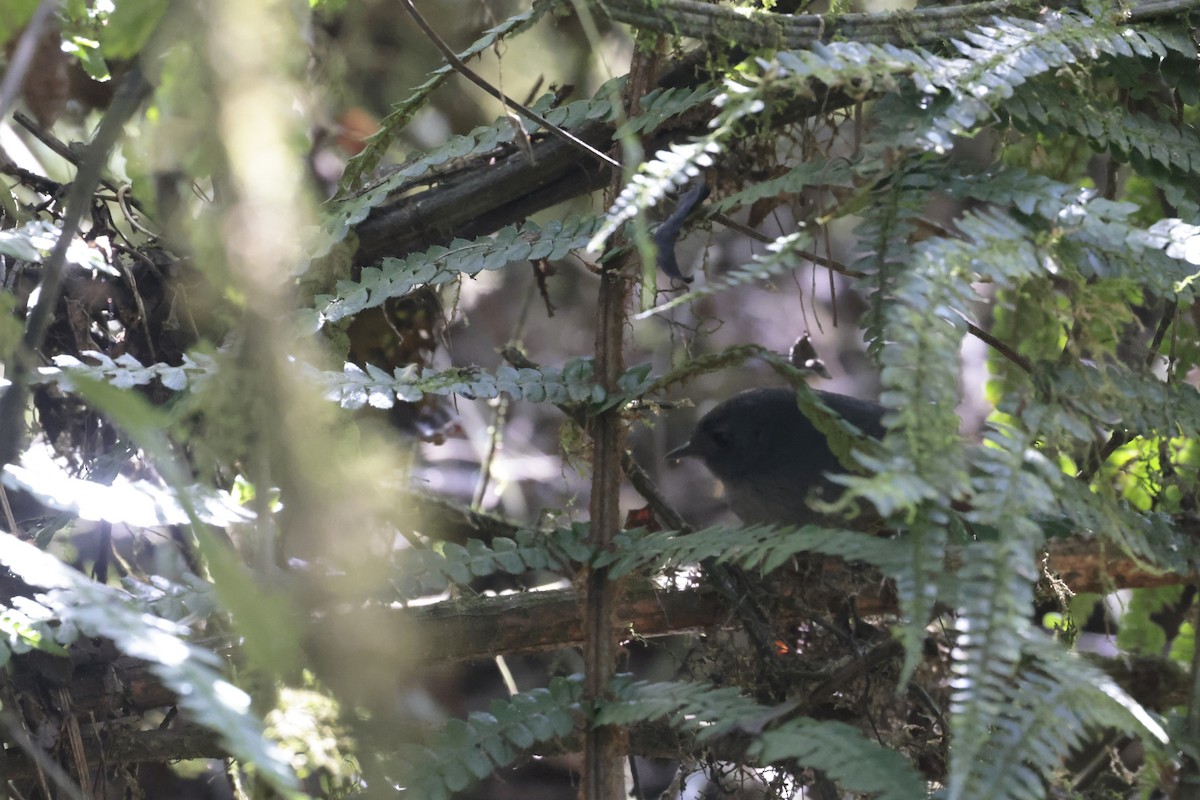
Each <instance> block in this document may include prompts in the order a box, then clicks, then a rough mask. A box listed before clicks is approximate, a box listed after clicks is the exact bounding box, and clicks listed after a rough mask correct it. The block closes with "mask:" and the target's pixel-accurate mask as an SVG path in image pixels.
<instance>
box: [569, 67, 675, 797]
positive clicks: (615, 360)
mask: <svg viewBox="0 0 1200 800" xmlns="http://www.w3.org/2000/svg"><path fill="white" fill-rule="evenodd" d="M657 61H658V59H657V49H656V50H655V51H654V52H650V53H646V52H643V51H642V50H641V49H640V48H639V50H638V51H637V52H636V53H635V55H634V58H633V63H632V65H631V67H630V70H629V80H628V81H627V83H626V85H625V98H624V100H625V105H626V107H628V108H629V110H630V111H629V113H630V114H631V115H634V114H636V113H637V108H636V103H637V98H640V97H641V96H643V95H644V94H645V93H646V92H647V91H649V88H650V86H651V82H652V81H653V79H654V73H655V71H656V66H657ZM625 161H626V164H627V167H632V166H634V163H635V162H633V160H632V159H625ZM627 177H628V176H624V175H614V177H613V185H612V188H611V192H612V195H613V196H614V197H615V196H616V195H617V193H618V192H619V191H620V189H621V186H622V181H623V180H625V179H626V178H627ZM620 244H621V243H620V242H619V241H614V246H615V247H619V246H620ZM636 260H637V256H636V251H632V250H631V251H630V252H629V255H627V256H625V257H622V258H619V259H616V260H615V262H614V263H612V264H611V265H610V266H609V267H608V268H607V269H605V270H604V271H603V272H602V273H601V274H600V292H599V298H598V302H597V309H596V340H595V366H596V379H597V380H598V381H600V382H601V384H602V385H603V386H604V388H605V390H606V391H610V392H612V391H617V378H618V376H620V374H621V372H622V371H624V369H625V359H624V353H623V345H624V331H625V325H626V323H627V320H626V308H627V306H628V302H629V288H630V286H631V282H632V278H633V276H634V275H636V274H637V273H638V270H637V269H636V267H637V264H636ZM591 434H592V447H593V462H592V496H591V504H590V511H591V518H592V524H591V535H592V543H593V545H594V547H595V548H596V549H597V550H600V549H608V548H610V547H612V542H613V539H614V537H615V536H616V534H617V533H618V532H619V531H620V530H621V516H620V514H621V509H620V502H619V501H620V496H621V480H622V469H621V457H622V454H623V453H624V438H625V422H624V419H623V418H622V416H621V409H620V408H618V407H614V408H610V409H608V410H606V411H603V412H601V413H600V414H598V415H596V416H595V417H594V418H593V420H592V431H591ZM620 588H621V585H620V582H618V581H613V580H611V579H610V578H609V576H608V570H607V569H604V568H593V569H592V570H591V571H590V572H589V573H588V575H587V580H586V584H585V590H586V600H585V609H584V637H585V638H584V647H583V655H584V701H585V703H586V704H587V707H591V708H595V707H596V704H597V703H599V702H602V701H603V700H604V699H606V697H607V693H608V690H609V686H610V685H611V683H612V679H613V676H614V675H615V674H616V666H617V645H618V641H619V636H620V631H619V630H618V629H617V627H616V624H615V623H616V613H615V611H616V603H617V599H618V596H619V593H620ZM628 738H629V737H628V732H627V731H626V730H625V729H624V728H621V727H619V726H615V725H605V726H591V725H589V726H588V729H587V730H586V731H585V733H584V752H583V783H582V786H581V788H580V796H581V797H583V798H584V800H625V798H626V796H627V795H626V792H625V753H626V751H627V749H628Z"/></svg>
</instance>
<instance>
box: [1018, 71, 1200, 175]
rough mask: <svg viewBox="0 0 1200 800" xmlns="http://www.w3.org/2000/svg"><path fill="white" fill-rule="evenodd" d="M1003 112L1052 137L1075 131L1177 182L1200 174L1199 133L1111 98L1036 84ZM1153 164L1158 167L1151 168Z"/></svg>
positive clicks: (1020, 125) (1024, 127)
mask: <svg viewBox="0 0 1200 800" xmlns="http://www.w3.org/2000/svg"><path fill="white" fill-rule="evenodd" d="M1097 99H1099V100H1101V101H1107V102H1096V101H1097ZM1068 109H1070V110H1069V111H1068ZM1080 109H1085V110H1086V112H1085V113H1080ZM1004 110H1005V111H1007V112H1008V113H1010V114H1011V115H1012V116H1013V120H1014V122H1015V123H1016V125H1017V127H1018V128H1019V129H1021V130H1023V131H1028V132H1042V133H1045V134H1046V135H1050V136H1060V135H1062V134H1063V133H1064V132H1069V133H1073V134H1075V135H1076V136H1080V137H1083V138H1084V139H1085V140H1086V141H1087V142H1088V144H1090V145H1091V146H1092V148H1093V149H1094V150H1098V151H1102V152H1109V153H1112V155H1113V156H1114V157H1115V158H1116V159H1117V160H1118V161H1122V162H1130V163H1132V164H1133V166H1134V167H1135V168H1137V169H1139V171H1142V172H1147V171H1150V172H1152V174H1154V175H1156V176H1160V177H1171V176H1172V174H1174V176H1175V177H1176V179H1177V180H1178V179H1180V178H1185V177H1186V176H1189V175H1191V176H1194V175H1196V174H1198V173H1200V139H1198V138H1197V136H1196V134H1195V131H1193V130H1191V129H1189V128H1187V127H1179V126H1176V125H1171V124H1169V123H1167V122H1164V121H1162V120H1157V119H1154V118H1152V117H1149V116H1147V115H1145V114H1139V113H1135V112H1131V111H1129V110H1127V109H1124V108H1121V107H1119V106H1117V105H1116V104H1114V103H1113V102H1111V100H1108V98H1095V97H1089V96H1088V94H1087V93H1085V92H1083V91H1081V90H1078V89H1076V88H1074V87H1069V88H1068V87H1063V86H1061V85H1044V84H1043V83H1042V82H1038V84H1037V85H1036V86H1030V87H1027V88H1023V89H1022V91H1020V92H1018V93H1017V94H1016V95H1014V96H1013V97H1011V98H1010V99H1009V100H1007V101H1006V102H1005V103H1004ZM1149 164H1154V165H1156V166H1157V167H1158V169H1155V170H1148V169H1147V166H1148V165H1149Z"/></svg>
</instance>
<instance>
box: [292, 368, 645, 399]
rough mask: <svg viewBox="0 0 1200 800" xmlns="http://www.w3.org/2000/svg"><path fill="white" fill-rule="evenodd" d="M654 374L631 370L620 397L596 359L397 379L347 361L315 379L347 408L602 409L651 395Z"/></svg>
mask: <svg viewBox="0 0 1200 800" xmlns="http://www.w3.org/2000/svg"><path fill="white" fill-rule="evenodd" d="M649 373H650V365H649V364H643V365H640V366H636V367H632V368H631V369H628V370H626V371H625V372H624V373H622V374H621V376H620V377H619V378H618V379H617V386H618V389H619V392H617V393H615V394H609V393H607V392H605V390H604V387H602V386H601V385H600V384H598V383H596V382H595V381H594V380H593V370H592V360H591V359H590V358H573V359H570V360H569V361H567V363H566V364H564V365H563V367H562V369H556V368H554V367H541V368H539V369H518V368H516V367H509V366H501V367H498V368H497V369H496V371H495V372H494V373H489V372H486V371H485V370H483V369H481V368H479V367H460V368H450V369H445V370H440V371H435V370H422V369H421V368H420V367H419V366H417V365H415V364H410V365H408V366H405V367H397V368H396V369H395V371H393V373H392V374H391V375H389V374H388V373H387V372H385V371H384V370H382V369H380V368H379V367H376V366H374V365H372V364H368V365H367V366H366V368H365V369H363V368H362V367H359V366H358V365H357V364H352V363H350V362H347V363H346V365H345V367H344V368H343V370H342V372H319V373H315V374H314V377H315V378H316V380H318V381H320V382H321V384H322V385H323V386H324V387H325V393H326V397H328V398H329V399H331V400H336V401H337V402H338V403H340V404H341V405H342V407H343V408H362V407H363V406H371V407H372V408H391V407H392V406H393V405H395V403H396V402H397V401H398V400H399V401H404V402H415V401H417V400H420V399H421V398H422V397H423V396H425V395H427V394H434V395H450V394H460V395H463V396H464V397H469V398H491V397H496V396H498V395H499V394H500V393H502V392H503V393H504V394H507V395H509V396H510V397H512V398H515V399H518V400H528V401H530V402H533V403H542V402H550V403H579V404H584V405H587V406H588V407H589V408H590V409H591V410H593V411H600V410H604V409H606V408H611V407H613V406H615V405H618V404H620V403H624V402H627V401H628V400H632V399H633V398H635V397H637V396H639V395H640V394H642V393H643V392H645V391H646V389H647V388H649V387H650V386H651V385H652V383H653V381H651V380H650V378H649Z"/></svg>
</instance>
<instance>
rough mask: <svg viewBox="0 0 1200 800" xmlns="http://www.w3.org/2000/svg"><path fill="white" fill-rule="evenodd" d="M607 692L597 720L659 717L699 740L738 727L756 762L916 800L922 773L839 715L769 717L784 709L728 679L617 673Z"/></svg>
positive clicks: (617, 721) (897, 799)
mask: <svg viewBox="0 0 1200 800" xmlns="http://www.w3.org/2000/svg"><path fill="white" fill-rule="evenodd" d="M614 694H615V697H614V699H613V700H611V701H609V702H607V703H605V704H604V705H603V706H601V708H600V709H599V710H598V712H597V716H596V721H597V723H599V724H620V725H629V724H632V723H636V722H647V721H651V720H655V719H660V718H666V721H667V722H668V724H670V725H671V727H673V728H677V729H679V730H682V731H687V732H693V733H695V734H696V738H697V740H698V741H700V742H705V741H711V740H713V739H715V738H717V737H720V736H726V735H731V734H732V735H734V736H735V737H736V736H737V734H739V733H741V732H742V731H754V732H755V733H757V732H758V731H760V730H761V729H762V728H763V727H766V728H767V730H766V731H763V732H762V733H757V735H756V736H755V739H754V741H753V743H752V744H751V746H750V748H749V753H748V754H749V755H750V756H751V757H753V758H754V759H756V760H757V761H758V762H759V765H760V766H767V765H769V764H773V763H784V764H789V765H796V764H798V765H799V766H801V767H805V768H811V769H818V770H821V771H822V772H824V773H825V774H826V775H827V776H828V777H829V778H831V779H833V780H836V781H837V782H838V783H840V784H841V786H842V788H843V789H844V790H846V791H850V792H865V793H871V794H872V795H874V796H876V797H880V798H887V800H921V798H924V797H926V796H927V793H926V791H925V783H924V780H922V778H921V777H920V776H919V775H918V774H917V773H916V771H915V770H913V768H912V767H911V766H910V765H909V764H908V762H907V761H906V760H905V759H904V757H903V756H902V755H900V754H899V753H896V752H894V751H891V750H888V749H886V748H884V747H883V746H882V745H879V744H877V743H875V742H872V741H870V740H868V739H867V737H866V736H864V735H863V733H862V732H861V731H860V730H858V729H857V728H853V727H851V726H850V725H846V724H844V723H840V722H828V721H818V720H813V719H807V718H797V719H791V720H788V721H786V722H783V723H782V724H779V725H773V723H774V722H775V721H776V720H778V719H779V718H781V717H786V716H787V715H788V712H789V707H788V705H786V704H785V705H784V706H782V707H779V708H770V707H765V706H761V705H759V704H758V703H756V702H754V701H753V700H751V699H749V698H747V697H745V696H744V695H743V694H741V692H740V691H739V690H737V689H735V688H732V687H723V688H717V687H713V686H709V685H707V684H703V683H680V682H675V683H647V682H636V683H629V684H624V685H623V681H621V680H618V684H617V686H616V688H615V690H614Z"/></svg>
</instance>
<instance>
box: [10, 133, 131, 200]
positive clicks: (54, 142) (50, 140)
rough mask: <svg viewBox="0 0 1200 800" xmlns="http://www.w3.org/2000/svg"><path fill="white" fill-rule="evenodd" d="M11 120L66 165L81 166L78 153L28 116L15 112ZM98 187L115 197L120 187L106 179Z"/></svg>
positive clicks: (80, 158)
mask: <svg viewBox="0 0 1200 800" xmlns="http://www.w3.org/2000/svg"><path fill="white" fill-rule="evenodd" d="M13 119H14V120H16V122H17V123H18V124H19V125H20V126H21V127H22V128H24V129H25V130H27V131H29V132H30V133H31V134H32V135H33V138H35V139H37V140H38V141H39V142H41V143H42V144H44V145H46V147H48V148H50V149H51V150H52V151H54V153H55V154H56V155H58V156H61V157H62V159H63V160H64V161H66V162H67V163H68V164H71V165H73V166H75V167H79V166H81V163H82V161H83V157H82V156H81V154H80V153H79V152H78V151H76V150H73V149H72V148H70V147H69V146H67V145H65V144H63V142H62V140H61V139H59V138H58V137H56V136H54V135H53V134H51V133H50V132H48V131H45V130H42V127H41V126H40V125H38V124H37V122H35V121H34V120H33V118H31V117H30V116H29V115H27V114H25V113H23V112H21V111H16V112H14V113H13ZM97 135H99V133H97ZM106 160H107V157H106ZM100 185H101V186H103V187H104V188H105V189H108V190H109V191H110V192H112V193H113V194H116V195H119V194H120V187H119V186H117V185H116V184H115V183H113V182H112V181H110V180H108V179H107V178H104V177H101V178H100ZM118 199H119V198H118ZM131 202H133V201H131Z"/></svg>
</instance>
